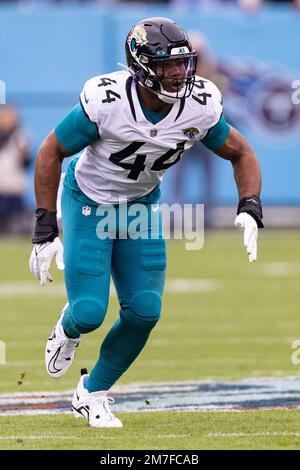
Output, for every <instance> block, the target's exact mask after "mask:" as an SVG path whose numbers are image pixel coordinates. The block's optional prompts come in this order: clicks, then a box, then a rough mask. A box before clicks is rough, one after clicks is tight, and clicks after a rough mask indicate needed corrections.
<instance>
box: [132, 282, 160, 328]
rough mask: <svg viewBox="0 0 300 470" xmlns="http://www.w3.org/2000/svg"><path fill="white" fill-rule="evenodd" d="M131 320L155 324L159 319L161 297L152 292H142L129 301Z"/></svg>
mask: <svg viewBox="0 0 300 470" xmlns="http://www.w3.org/2000/svg"><path fill="white" fill-rule="evenodd" d="M131 313H132V317H133V318H132V319H135V320H137V321H141V322H146V323H153V326H154V325H155V323H156V322H157V321H158V320H159V319H160V313H161V297H160V295H159V294H157V293H156V292H154V291H142V292H139V293H138V294H136V295H135V296H134V297H133V298H132V301H131Z"/></svg>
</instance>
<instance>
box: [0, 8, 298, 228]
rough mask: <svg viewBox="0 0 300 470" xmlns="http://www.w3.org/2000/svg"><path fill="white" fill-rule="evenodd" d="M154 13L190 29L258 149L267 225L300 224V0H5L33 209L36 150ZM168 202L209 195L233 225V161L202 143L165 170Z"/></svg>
mask: <svg viewBox="0 0 300 470" xmlns="http://www.w3.org/2000/svg"><path fill="white" fill-rule="evenodd" d="M238 3H241V4H242V5H246V6H248V9H245V8H244V9H243V8H241V7H239V5H238ZM284 3H286V2H284ZM251 5H252V8H250V6H251ZM253 5H254V6H255V5H256V6H257V8H256V9H255V8H253ZM155 15H162V16H170V17H172V18H174V19H175V20H176V21H178V22H179V23H180V24H182V25H183V27H184V28H185V29H186V30H187V31H188V32H189V33H190V34H191V36H192V39H193V42H194V45H195V47H196V48H197V49H198V50H199V51H200V61H199V72H201V73H202V74H203V75H204V76H205V75H206V76H208V78H211V79H212V80H213V81H215V82H216V83H217V84H218V86H219V87H220V89H221V90H222V92H223V95H224V103H225V104H224V109H225V115H226V118H227V119H228V120H229V122H231V123H232V124H233V125H234V126H236V127H237V128H238V129H239V130H240V131H241V132H242V133H243V134H244V135H245V136H246V137H247V138H248V139H249V141H250V143H251V144H252V145H253V147H254V148H255V150H256V152H257V154H258V156H259V159H260V163H261V167H262V171H263V192H262V199H263V202H264V206H265V222H266V224H267V225H268V226H270V225H272V226H282V225H285V226H294V225H299V224H300V209H299V206H300V192H299V174H300V163H299V148H300V133H299V128H300V105H298V106H297V105H293V103H292V100H291V96H292V93H293V91H294V90H293V89H292V83H293V81H294V80H297V79H299V77H300V72H299V69H300V63H299V62H300V60H299V54H297V44H300V28H299V21H300V11H298V10H296V9H295V3H290V4H289V5H286V4H284V5H283V4H276V5H274V4H273V5H272V4H270V2H257V1H252V0H251V1H248V2H243V1H242V2H235V1H229V2H228V1H224V2H220V1H219V2H215V1H213V0H212V1H211V2H207V1H206V2H205V1H204V2H203V1H201V0H199V1H197V0H184V1H179V0H177V1H174V2H172V1H169V2H161V3H160V4H153V3H152V2H151V3H150V2H145V3H143V2H131V3H125V2H116V1H109V0H108V1H99V2H92V1H90V2H85V1H81V2H70V1H65V2H64V1H61V2H55V1H52V2H51V1H48V2H47V1H30V0H28V1H25V0H24V1H20V2H8V3H6V2H1V1H0V80H2V82H4V84H5V86H6V101H7V103H9V104H13V105H14V106H15V107H16V110H17V113H18V115H19V118H20V122H21V126H22V128H23V130H24V133H25V135H26V137H27V140H28V146H29V149H30V156H31V163H30V164H29V165H27V167H26V168H27V169H26V180H27V184H26V190H25V194H24V201H25V207H26V208H27V210H29V211H30V210H32V209H33V208H34V195H33V184H32V175H33V168H34V157H35V154H36V151H37V149H38V147H39V145H40V144H41V142H42V140H43V139H44V137H45V136H46V135H47V133H48V132H49V131H50V130H51V129H52V128H53V127H54V126H55V125H56V124H57V122H58V121H59V120H60V119H61V118H62V117H63V116H64V114H65V113H66V112H67V111H68V109H70V108H71V107H73V105H74V104H76V103H77V102H78V95H79V93H80V91H81V89H82V87H83V84H84V82H85V80H87V79H88V78H90V77H92V76H94V75H97V74H102V73H106V72H111V71H113V70H117V69H118V68H119V66H118V65H117V63H118V62H121V63H124V62H125V57H124V40H125V37H126V34H127V32H128V31H129V29H130V28H131V27H132V25H133V24H134V23H136V21H138V20H139V19H140V18H143V17H147V16H155ZM0 106H1V105H0ZM2 107H3V106H2ZM192 157H194V158H192ZM0 165H1V160H0ZM65 165H67V162H65ZM2 166H3V167H4V165H2ZM0 170H1V173H3V171H2V167H1V166H0ZM4 170H5V167H4ZM2 179H3V177H2ZM6 184H7V183H6ZM0 194H1V186H0ZM163 200H164V201H167V202H172V201H173V202H193V203H195V202H204V203H205V204H206V206H207V209H208V210H210V209H212V210H213V211H214V212H210V216H209V214H208V213H207V222H209V223H210V224H211V225H218V226H227V225H228V226H231V224H232V216H233V212H232V210H230V209H229V210H228V208H231V207H235V206H236V202H237V195H236V189H235V185H234V182H233V178H232V171H231V167H230V165H228V164H227V162H224V161H222V160H221V159H219V158H217V157H215V156H211V155H207V153H206V152H205V150H204V149H203V147H202V146H201V148H199V149H197V152H194V153H192V154H191V155H190V156H189V157H186V158H183V159H182V161H181V162H180V164H178V165H176V166H175V167H173V168H172V169H171V170H170V171H169V172H168V173H167V175H166V177H165V181H164V185H163ZM278 208H280V210H279V209H278ZM220 209H221V210H220ZM26 219H27V217H26ZM208 219H209V220H208ZM19 221H20V219H19ZM19 223H20V222H19ZM14 229H15V230H16V228H15V227H14Z"/></svg>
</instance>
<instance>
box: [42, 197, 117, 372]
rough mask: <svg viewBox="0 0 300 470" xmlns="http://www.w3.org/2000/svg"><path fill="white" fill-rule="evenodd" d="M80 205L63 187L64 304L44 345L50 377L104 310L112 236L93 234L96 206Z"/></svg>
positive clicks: (66, 364)
mask: <svg viewBox="0 0 300 470" xmlns="http://www.w3.org/2000/svg"><path fill="white" fill-rule="evenodd" d="M84 205H85V204H84V203H82V202H81V201H79V200H77V199H75V198H74V197H72V196H71V195H70V193H69V192H67V191H66V190H64V191H63V194H62V214H63V240H64V263H65V283H66V288H67V294H68V304H67V306H66V307H65V309H64V310H63V312H62V314H61V316H60V318H59V320H58V322H57V325H56V327H55V328H54V330H53V331H54V335H52V336H51V337H50V339H49V340H48V342H47V345H46V353H45V359H46V369H47V372H48V373H49V375H51V377H57V378H58V377H61V376H62V375H64V374H65V372H66V371H67V370H68V369H69V367H70V365H71V363H72V361H73V358H74V355H75V350H76V347H77V346H78V344H79V340H80V335H81V334H84V333H89V332H91V331H93V330H95V329H96V328H98V327H99V326H100V325H101V323H102V322H103V320H104V317H105V314H106V310H107V304H108V297H109V282H110V269H111V253H112V246H113V240H110V239H105V240H100V239H99V238H98V237H97V232H96V225H97V223H98V222H99V217H98V216H96V209H97V207H96V206H91V207H90V211H83V210H82V208H83V206H84ZM84 214H88V215H84ZM48 351H49V352H48Z"/></svg>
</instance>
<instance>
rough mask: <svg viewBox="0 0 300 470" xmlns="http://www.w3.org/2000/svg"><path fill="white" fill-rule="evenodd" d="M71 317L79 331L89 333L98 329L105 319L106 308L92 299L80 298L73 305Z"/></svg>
mask: <svg viewBox="0 0 300 470" xmlns="http://www.w3.org/2000/svg"><path fill="white" fill-rule="evenodd" d="M71 308H72V310H71V318H72V320H73V321H74V326H75V328H76V330H78V331H79V333H89V332H90V331H93V330H96V329H97V328H98V327H99V326H100V325H101V323H102V322H103V320H104V316H105V312H106V309H105V308H104V306H103V305H102V304H101V302H97V301H96V300H92V299H80V300H77V301H76V302H74V304H73V305H72V306H71Z"/></svg>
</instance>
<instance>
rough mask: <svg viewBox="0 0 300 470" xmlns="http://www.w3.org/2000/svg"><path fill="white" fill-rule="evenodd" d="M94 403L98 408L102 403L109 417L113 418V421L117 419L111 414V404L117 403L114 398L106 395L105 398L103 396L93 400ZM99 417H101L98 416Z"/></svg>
mask: <svg viewBox="0 0 300 470" xmlns="http://www.w3.org/2000/svg"><path fill="white" fill-rule="evenodd" d="M93 402H94V404H95V405H96V406H97V405H98V403H100V406H101V407H102V408H103V409H104V410H105V411H106V413H107V414H108V416H109V417H110V418H111V419H115V416H114V415H113V413H112V412H111V410H110V408H109V404H113V403H115V400H114V398H112V397H108V396H107V395H104V396H101V397H97V398H96V397H94V398H93ZM98 416H99V415H98Z"/></svg>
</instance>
